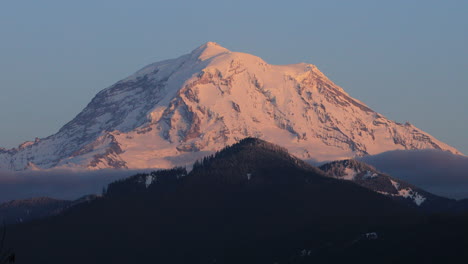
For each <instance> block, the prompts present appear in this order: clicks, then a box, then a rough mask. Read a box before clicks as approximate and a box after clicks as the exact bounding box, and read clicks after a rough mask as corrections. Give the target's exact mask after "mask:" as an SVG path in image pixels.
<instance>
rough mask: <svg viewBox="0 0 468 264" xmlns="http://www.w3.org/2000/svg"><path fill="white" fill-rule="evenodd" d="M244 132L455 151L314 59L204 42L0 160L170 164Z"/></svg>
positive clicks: (327, 148) (333, 155) (37, 165)
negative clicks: (377, 105) (358, 94)
mask: <svg viewBox="0 0 468 264" xmlns="http://www.w3.org/2000/svg"><path fill="white" fill-rule="evenodd" d="M250 136H253V137H259V138H262V139H265V140H267V141H271V142H275V143H278V144H280V145H282V146H285V147H286V148H287V149H288V150H289V151H291V153H293V154H294V155H296V156H298V157H299V158H302V159H315V160H334V159H339V158H344V157H353V156H356V155H358V156H362V155H367V154H377V153H381V152H384V151H388V150H395V149H424V148H433V149H442V150H448V151H450V152H452V153H460V152H458V151H457V150H456V149H454V148H453V147H450V146H448V145H446V144H444V143H442V142H440V141H438V140H436V139H435V138H433V137H432V136H430V135H429V134H427V133H425V132H423V131H421V130H419V129H417V128H416V127H414V126H413V125H411V124H409V123H406V124H399V123H396V122H394V121H391V120H388V119H386V118H385V117H384V116H382V115H380V114H378V113H376V112H374V111H373V110H372V109H370V108H369V107H367V106H366V105H365V104H363V103H362V102H360V101H358V100H356V99H353V98H352V97H350V96H349V95H348V94H347V93H346V92H345V91H344V90H343V89H342V88H340V87H338V86H337V85H335V84H334V83H333V82H332V81H330V80H329V79H328V78H327V77H326V76H325V75H324V74H323V73H321V72H320V71H319V70H318V69H317V67H315V66H314V65H311V64H306V63H299V64H292V65H270V64H267V63H266V62H265V61H263V60H262V59H261V58H259V57H256V56H253V55H249V54H245V53H239V52H231V51H229V50H227V49H225V48H223V47H221V46H219V45H218V44H216V43H213V42H208V43H206V44H204V45H202V46H200V47H199V48H197V49H195V50H193V51H192V52H191V53H190V54H186V55H183V56H181V57H179V58H177V59H172V60H166V61H162V62H157V63H154V64H151V65H148V66H146V67H145V68H143V69H142V70H140V71H138V72H136V73H135V74H133V75H131V76H130V77H128V78H126V79H124V80H121V81H119V82H117V83H116V84H114V85H112V86H111V87H109V88H107V89H104V90H102V91H101V92H99V93H98V94H97V95H96V96H95V97H94V98H93V100H92V101H91V102H90V103H89V104H88V106H87V107H86V108H85V109H84V110H83V111H82V112H81V113H80V114H78V116H77V117H75V118H74V119H73V120H72V121H70V122H69V123H68V124H66V125H65V126H63V127H62V128H61V129H60V131H59V132H58V133H57V134H54V135H52V136H50V137H47V138H45V139H37V140H36V141H34V142H26V143H23V144H22V145H21V146H20V147H18V148H16V149H11V150H4V149H3V150H0V168H3V169H9V170H23V169H41V168H52V167H79V168H87V169H99V168H109V167H111V168H152V167H154V168H170V167H173V166H175V165H186V164H189V163H191V162H193V161H195V160H196V159H197V158H200V157H203V156H204V155H206V154H210V153H213V152H215V151H217V150H219V149H222V148H223V147H225V146H227V145H229V144H233V143H235V142H237V141H238V140H240V139H242V138H245V137H250Z"/></svg>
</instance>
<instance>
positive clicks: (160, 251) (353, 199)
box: [8, 139, 468, 264]
mask: <svg viewBox="0 0 468 264" xmlns="http://www.w3.org/2000/svg"><path fill="white" fill-rule="evenodd" d="M463 217H464V216H451V215H439V216H437V217H433V216H431V217H428V216H427V215H424V214H422V213H421V212H419V211H415V210H413V209H412V208H410V207H407V206H405V205H403V204H401V203H398V202H395V201H393V200H392V199H389V198H387V197H385V196H382V195H380V194H377V193H375V192H373V191H371V190H368V189H366V188H363V187H360V186H358V185H356V184H354V183H352V182H347V181H340V180H336V179H332V178H329V177H326V176H325V174H324V173H323V172H322V171H321V170H319V169H317V168H315V167H312V166H310V165H308V164H306V163H304V162H302V161H300V160H298V159H296V158H294V157H292V156H290V155H289V154H288V153H287V152H286V151H285V150H284V149H283V148H280V147H277V146H275V145H273V144H270V143H267V142H264V141H261V140H258V139H245V140H242V141H241V142H239V143H238V144H235V145H233V146H232V147H229V148H226V149H223V150H221V151H220V152H218V153H216V154H215V155H213V156H211V157H207V158H205V159H203V160H201V161H199V162H197V163H196V164H195V165H194V167H193V170H192V171H191V172H190V173H187V171H186V170H185V168H174V169H171V170H161V171H155V172H152V173H149V174H138V175H135V176H133V177H130V178H128V179H125V180H121V181H118V182H114V183H112V184H110V185H109V186H108V188H107V190H106V191H105V192H104V195H103V196H102V197H100V198H97V199H94V200H92V201H89V202H84V203H80V204H78V205H76V206H74V207H72V208H70V209H68V210H65V211H64V212H63V213H62V214H60V215H59V216H55V217H50V218H45V219H42V220H38V221H33V222H30V223H27V224H23V225H16V226H11V227H10V229H11V232H10V236H9V239H8V243H9V245H11V247H12V248H13V249H14V250H15V253H16V257H17V263H256V264H258V263H270V264H271V263H342V262H343V261H347V262H351V263H354V262H356V263H357V262H358V261H359V263H371V262H372V263H375V262H376V261H377V262H379V263H414V262H417V263H420V262H422V261H428V260H435V261H436V262H437V261H438V260H442V256H447V255H448V257H445V260H449V261H454V260H455V259H458V258H460V257H463V256H466V253H464V252H458V251H456V249H458V248H459V247H458V245H460V246H464V247H466V246H467V245H468V244H467V237H468V228H467V227H466V223H463V220H465V219H466V217H465V218H463ZM443 223H450V225H444V224H443ZM455 231H456V232H455ZM373 232H376V234H377V237H378V238H377V239H372V240H370V239H369V238H368V237H367V236H366V234H368V233H373ZM371 237H373V236H371ZM435 247H437V248H438V250H439V251H438V252H437V253H436V252H428V251H426V250H425V249H426V248H429V249H433V248H435ZM454 253H456V254H454ZM449 254H451V255H449ZM436 262H434V261H432V262H431V263H436ZM446 263H447V262H446Z"/></svg>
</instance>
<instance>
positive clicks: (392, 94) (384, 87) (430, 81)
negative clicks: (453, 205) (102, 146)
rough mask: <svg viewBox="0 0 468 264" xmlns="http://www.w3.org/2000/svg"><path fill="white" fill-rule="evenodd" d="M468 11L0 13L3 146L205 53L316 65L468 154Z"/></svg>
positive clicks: (193, 5) (106, 0) (181, 5)
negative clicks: (117, 88) (131, 81)
mask: <svg viewBox="0 0 468 264" xmlns="http://www.w3.org/2000/svg"><path fill="white" fill-rule="evenodd" d="M467 13H468V1H465V0H462V1H451V0H447V1H432V0H425V1H422V0H421V1H417V0H414V1H407V0H405V1H401V0H394V1H375V0H373V1H359V0H356V1H333V0H327V1H311V0H308V1H293V0H290V1H274V0H269V1H253V0H250V1H244V0H237V1H219V0H218V1H203V0H198V1H138V0H134V1H121V0H112V1H110V0H101V1H96V0H94V1H87V0H82V1H63V0H60V1H50V0H42V1H33V0H22V1H1V2H0V146H2V147H7V148H11V147H15V146H17V145H19V144H20V143H22V142H24V141H26V140H34V138H35V137H46V136H49V135H51V134H53V133H55V132H57V131H58V130H59V129H60V127H61V126H63V125H64V124H65V123H67V122H68V121H70V120H71V119H72V118H73V117H75V116H76V115H77V114H78V113H79V112H80V111H81V110H82V109H83V108H84V107H85V106H86V105H87V104H88V103H89V102H90V101H91V99H92V98H93V96H94V95H95V94H96V93H97V92H99V91H100V90H102V89H104V88H106V87H108V86H110V85H112V84H113V83H115V82H117V81H118V80H120V79H123V78H125V77H126V76H128V75H130V74H132V73H134V72H135V71H137V70H138V69H140V68H142V67H143V66H145V65H147V64H149V63H152V62H156V61H160V60H163V59H169V58H175V57H178V56H180V55H182V54H185V53H188V52H190V51H191V50H193V49H195V48H196V47H198V46H200V45H201V44H203V43H205V42H207V41H215V42H217V43H219V44H220V45H222V46H224V47H226V48H228V49H230V50H232V51H241V52H247V53H251V54H254V55H257V56H259V57H261V58H263V59H264V60H265V61H267V62H268V63H270V64H292V63H299V62H307V63H312V64H315V65H316V66H317V67H318V68H319V69H320V70H321V71H322V72H323V73H324V74H325V75H327V76H328V77H329V78H330V79H331V80H332V81H334V82H335V83H336V84H338V85H340V86H341V87H343V88H344V89H345V91H347V92H348V93H349V94H350V95H351V96H353V97H354V98H357V99H359V100H361V101H363V102H364V103H366V104H367V105H368V106H370V107H371V108H372V109H373V110H375V111H377V112H379V113H381V114H383V115H385V116H387V117H388V118H390V119H392V120H395V121H397V122H402V123H403V122H406V121H409V122H410V123H412V124H414V125H415V126H417V127H419V128H421V129H423V130H424V131H426V132H428V133H429V134H431V135H433V136H435V137H436V138H438V139H439V140H441V141H443V142H446V143H448V144H450V145H452V146H454V147H456V148H458V149H459V150H460V151H462V152H463V153H465V154H468V136H467V135H468V132H467V131H468V103H467V102H468V89H467V88H468V87H467V86H468V74H467V70H468V16H466V14H467Z"/></svg>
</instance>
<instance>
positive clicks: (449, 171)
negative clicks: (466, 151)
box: [360, 150, 468, 199]
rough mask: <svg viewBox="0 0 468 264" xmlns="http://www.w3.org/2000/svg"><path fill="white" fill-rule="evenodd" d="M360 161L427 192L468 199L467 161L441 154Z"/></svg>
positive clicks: (412, 152)
mask: <svg viewBox="0 0 468 264" xmlns="http://www.w3.org/2000/svg"><path fill="white" fill-rule="evenodd" d="M360 160H362V161H363V162H365V163H367V164H370V165H372V166H374V167H376V168H377V169H378V170H379V171H382V172H385V173H387V174H389V175H391V176H393V177H395V178H399V179H401V180H404V181H406V182H409V183H411V184H414V185H416V186H418V187H420V188H422V189H425V190H426V191H428V192H431V193H434V194H437V195H440V196H444V197H449V198H455V199H463V198H468V157H465V156H460V155H454V154H452V153H450V152H446V151H440V150H397V151H389V152H384V153H381V154H378V155H374V156H367V157H362V158H360Z"/></svg>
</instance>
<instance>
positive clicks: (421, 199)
mask: <svg viewBox="0 0 468 264" xmlns="http://www.w3.org/2000/svg"><path fill="white" fill-rule="evenodd" d="M319 168H320V169H321V170H323V171H324V172H326V174H327V175H328V176H329V177H333V178H336V179H341V180H347V181H351V182H354V183H356V184H358V185H360V186H362V187H364V188H367V189H370V190H373V191H375V192H377V193H380V194H383V195H386V196H388V197H391V198H392V199H395V200H397V201H400V202H403V203H406V204H408V205H409V206H412V207H417V208H420V209H423V210H425V211H430V212H447V211H454V212H455V211H466V208H468V207H466V205H465V204H464V202H459V201H456V200H453V199H449V198H445V197H441V196H437V195H434V194H432V193H429V192H427V191H425V190H423V189H421V188H418V187H416V186H414V185H411V184H408V183H407V182H405V181H402V180H400V179H397V178H394V177H391V176H389V175H387V174H385V173H382V172H380V171H378V170H376V169H375V168H374V167H372V166H370V165H367V164H365V163H363V162H360V161H357V160H352V159H351V160H340V161H333V162H329V163H326V164H324V165H322V166H320V167H319Z"/></svg>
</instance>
